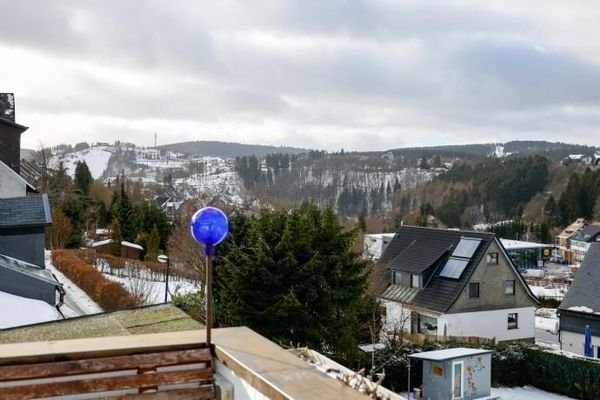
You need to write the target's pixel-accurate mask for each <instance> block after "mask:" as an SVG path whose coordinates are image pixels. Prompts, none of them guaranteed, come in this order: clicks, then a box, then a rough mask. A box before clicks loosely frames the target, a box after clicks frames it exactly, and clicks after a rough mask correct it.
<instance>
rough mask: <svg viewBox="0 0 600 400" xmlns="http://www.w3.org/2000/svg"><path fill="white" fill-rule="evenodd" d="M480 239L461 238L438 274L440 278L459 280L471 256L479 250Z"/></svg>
mask: <svg viewBox="0 0 600 400" xmlns="http://www.w3.org/2000/svg"><path fill="white" fill-rule="evenodd" d="M480 243H481V239H477V238H461V239H460V242H458V245H457V246H456V248H455V249H454V251H453V252H452V255H451V256H450V258H449V259H448V261H446V264H445V265H444V268H442V271H441V272H440V276H441V277H444V278H450V279H460V276H461V275H462V273H463V272H464V271H465V268H466V267H467V265H468V264H469V261H471V258H472V257H473V254H475V252H476V251H477V249H478V248H479V244H480Z"/></svg>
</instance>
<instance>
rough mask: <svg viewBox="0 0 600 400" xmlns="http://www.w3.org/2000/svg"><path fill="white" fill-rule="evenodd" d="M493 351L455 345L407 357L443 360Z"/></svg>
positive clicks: (491, 351)
mask: <svg viewBox="0 0 600 400" xmlns="http://www.w3.org/2000/svg"><path fill="white" fill-rule="evenodd" d="M493 352H494V351H493V350H484V349H469V348H466V347H457V348H455V349H445V350H434V351H425V352H423V353H416V354H411V355H409V357H410V358H416V359H419V360H431V361H445V360H451V359H453V358H461V357H471V356H477V355H481V354H489V353H493Z"/></svg>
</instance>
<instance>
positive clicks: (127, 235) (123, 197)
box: [112, 179, 137, 242]
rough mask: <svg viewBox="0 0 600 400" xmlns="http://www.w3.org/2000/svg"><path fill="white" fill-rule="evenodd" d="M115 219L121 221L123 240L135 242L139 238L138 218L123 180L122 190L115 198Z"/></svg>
mask: <svg viewBox="0 0 600 400" xmlns="http://www.w3.org/2000/svg"><path fill="white" fill-rule="evenodd" d="M114 200H115V201H114V203H113V210H112V211H113V217H114V218H116V219H117V220H118V221H119V225H120V228H121V234H122V235H123V240H126V241H128V242H133V241H134V239H135V237H136V236H137V230H136V218H135V213H134V211H133V206H132V205H131V201H130V200H129V196H128V195H127V192H126V191H125V182H124V180H123V179H122V180H121V190H120V191H119V194H118V195H117V196H116V198H114Z"/></svg>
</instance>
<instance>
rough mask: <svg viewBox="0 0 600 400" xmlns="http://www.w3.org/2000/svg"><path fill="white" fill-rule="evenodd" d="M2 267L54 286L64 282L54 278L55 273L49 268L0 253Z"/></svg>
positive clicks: (0, 266) (0, 265)
mask: <svg viewBox="0 0 600 400" xmlns="http://www.w3.org/2000/svg"><path fill="white" fill-rule="evenodd" d="M0 268H6V269H10V270H12V271H15V272H18V273H20V274H23V275H27V276H29V277H31V278H35V279H38V280H40V281H43V282H46V283H49V284H51V285H54V286H62V284H61V283H60V282H58V281H57V280H56V279H55V278H54V275H52V272H50V271H49V270H47V269H44V268H40V267H38V266H37V265H34V264H30V263H28V262H26V261H22V260H18V259H16V258H12V257H9V256H5V255H4V254H0Z"/></svg>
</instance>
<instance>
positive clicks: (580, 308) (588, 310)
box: [568, 306, 594, 314]
mask: <svg viewBox="0 0 600 400" xmlns="http://www.w3.org/2000/svg"><path fill="white" fill-rule="evenodd" d="M568 310H571V311H579V312H584V313H590V314H591V313H593V312H594V309H592V308H589V307H586V306H573V307H569V308H568Z"/></svg>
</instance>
